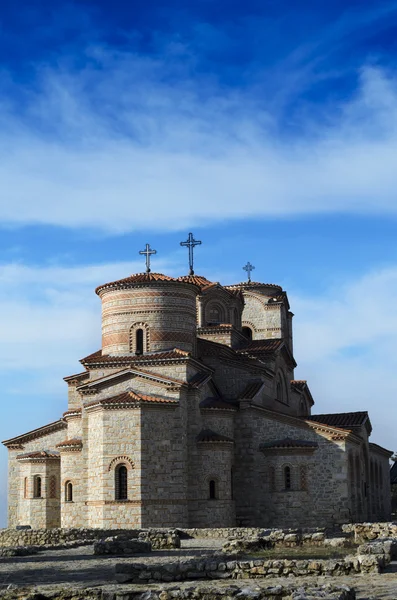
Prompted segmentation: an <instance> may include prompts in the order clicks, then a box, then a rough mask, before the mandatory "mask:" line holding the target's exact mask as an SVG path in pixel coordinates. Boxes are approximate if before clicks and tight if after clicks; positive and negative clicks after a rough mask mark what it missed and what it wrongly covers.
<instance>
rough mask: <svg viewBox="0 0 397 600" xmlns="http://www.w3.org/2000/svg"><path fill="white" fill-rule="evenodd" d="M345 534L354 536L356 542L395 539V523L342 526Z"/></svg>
mask: <svg viewBox="0 0 397 600" xmlns="http://www.w3.org/2000/svg"><path fill="white" fill-rule="evenodd" d="M341 529H342V531H343V532H345V533H350V534H352V535H354V538H355V540H356V541H357V542H365V541H367V540H376V539H378V538H397V523H393V522H391V523H348V524H347V525H342V526H341Z"/></svg>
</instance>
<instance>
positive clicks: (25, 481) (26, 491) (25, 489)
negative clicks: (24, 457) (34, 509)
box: [23, 477, 28, 498]
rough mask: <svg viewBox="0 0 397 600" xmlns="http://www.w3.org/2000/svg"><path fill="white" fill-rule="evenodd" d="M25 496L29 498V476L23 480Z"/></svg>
mask: <svg viewBox="0 0 397 600" xmlns="http://www.w3.org/2000/svg"><path fill="white" fill-rule="evenodd" d="M23 497H24V498H27V497H28V478H27V477H25V479H24V480H23Z"/></svg>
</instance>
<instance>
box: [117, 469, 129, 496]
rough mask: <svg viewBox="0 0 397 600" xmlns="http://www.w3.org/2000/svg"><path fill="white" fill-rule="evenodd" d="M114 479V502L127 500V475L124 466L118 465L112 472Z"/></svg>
mask: <svg viewBox="0 0 397 600" xmlns="http://www.w3.org/2000/svg"><path fill="white" fill-rule="evenodd" d="M114 478H115V481H114V483H115V499H116V500H127V499H128V486H127V482H128V474H127V467H126V466H125V465H118V466H117V467H116V469H115V471H114Z"/></svg>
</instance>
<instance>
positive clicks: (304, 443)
mask: <svg viewBox="0 0 397 600" xmlns="http://www.w3.org/2000/svg"><path fill="white" fill-rule="evenodd" d="M317 447H318V444H317V442H310V441H308V440H293V439H291V438H288V437H287V438H284V439H282V440H276V441H274V442H265V443H264V444H261V445H260V448H261V449H267V448H317Z"/></svg>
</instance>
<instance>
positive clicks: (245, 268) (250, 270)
mask: <svg viewBox="0 0 397 600" xmlns="http://www.w3.org/2000/svg"><path fill="white" fill-rule="evenodd" d="M254 269H255V267H254V265H251V263H250V261H248V262H247V264H246V265H245V267H243V270H244V271H247V275H248V283H251V273H252V271H253V270H254Z"/></svg>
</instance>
